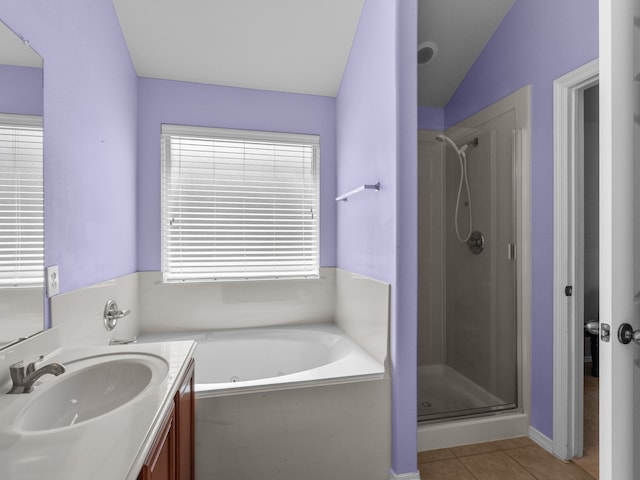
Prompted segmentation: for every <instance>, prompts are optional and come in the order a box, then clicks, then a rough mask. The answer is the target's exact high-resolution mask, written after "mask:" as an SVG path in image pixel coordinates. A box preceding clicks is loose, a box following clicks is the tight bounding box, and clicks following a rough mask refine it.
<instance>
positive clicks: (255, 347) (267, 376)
mask: <svg viewBox="0 0 640 480" xmlns="http://www.w3.org/2000/svg"><path fill="white" fill-rule="evenodd" d="M187 339H188V340H195V341H196V342H197V345H198V346H197V348H196V353H195V360H196V369H195V383H196V386H195V391H196V397H197V398H203V397H213V396H221V395H235V394H238V393H249V392H258V391H270V390H283V389H287V388H298V387H304V386H316V385H330V384H337V383H346V382H358V381H364V380H379V379H382V378H383V375H384V366H383V365H381V364H380V363H379V362H377V361H376V360H375V359H374V358H373V357H371V356H370V355H369V354H368V353H367V352H365V351H364V350H363V349H362V348H361V347H360V346H359V345H358V344H357V343H355V342H354V341H353V340H352V339H351V338H350V337H349V336H347V335H346V334H345V333H344V332H343V331H342V330H341V329H340V328H338V327H337V326H335V325H333V324H315V325H300V326H286V327H264V328H246V329H238V330H210V331H196V332H174V333H161V334H146V335H141V336H140V337H139V339H138V341H139V342H155V341H167V340H187Z"/></svg>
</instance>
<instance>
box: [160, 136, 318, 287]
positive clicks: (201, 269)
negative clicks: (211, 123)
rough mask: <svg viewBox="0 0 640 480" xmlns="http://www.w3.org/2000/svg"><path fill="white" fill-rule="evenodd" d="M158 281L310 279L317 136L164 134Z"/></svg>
mask: <svg viewBox="0 0 640 480" xmlns="http://www.w3.org/2000/svg"><path fill="white" fill-rule="evenodd" d="M161 142H162V148H161V150H162V152H161V155H162V264H163V277H164V281H166V282H172V281H203V280H239V279H273V278H291V277H317V276H318V271H319V260H318V258H319V255H318V250H319V232H318V229H319V216H318V214H319V212H318V196H319V165H318V163H319V137H318V136H315V135H295V134H278V133H271V132H251V131H239V130H224V129H211V128H195V127H182V126H176V125H163V126H162V137H161Z"/></svg>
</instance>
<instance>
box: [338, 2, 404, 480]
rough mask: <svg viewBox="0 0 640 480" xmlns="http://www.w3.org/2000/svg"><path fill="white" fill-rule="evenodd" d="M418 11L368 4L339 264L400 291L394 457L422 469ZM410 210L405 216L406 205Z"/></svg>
mask: <svg viewBox="0 0 640 480" xmlns="http://www.w3.org/2000/svg"><path fill="white" fill-rule="evenodd" d="M416 10H417V4H416V1H415V0H409V1H407V0H396V1H394V2H389V1H386V0H367V1H366V2H365V5H364V8H363V11H362V16H361V18H360V23H359V27H358V31H357V33H356V37H355V39H354V43H353V46H352V48H351V54H350V57H349V62H348V65H347V69H346V71H345V74H344V77H343V79H342V84H341V87H340V91H339V93H338V97H337V105H336V109H337V116H336V119H337V120H336V122H337V123H336V125H337V132H338V133H337V135H338V142H337V155H338V168H337V188H338V193H343V192H346V191H349V190H351V189H353V188H355V187H358V186H360V185H362V184H371V183H375V182H378V181H379V182H380V184H381V189H380V192H378V193H374V192H371V191H364V192H362V193H360V194H358V195H356V196H354V197H352V198H350V199H349V201H348V202H346V203H340V204H339V205H338V214H337V253H338V267H340V268H342V269H345V270H348V271H351V272H355V273H358V274H362V275H366V276H368V277H372V278H375V279H378V280H382V281H384V282H388V283H390V284H391V285H392V288H391V291H392V295H393V297H392V314H391V317H392V319H391V326H390V329H391V336H390V344H391V351H390V357H391V369H392V452H391V453H392V458H391V468H392V470H393V471H394V472H395V473H396V474H404V473H413V472H415V471H416V418H417V416H416V312H415V309H416V308H415V306H416V298H415V287H416V285H417V280H416V278H417V274H416V271H415V264H416V262H414V261H413V260H415V258H416V257H417V248H416V245H415V242H416V238H417V234H416V232H415V228H416V217H415V209H416V206H417V194H416V189H417V186H416V185H415V179H416V175H415V172H416V156H417V154H416V149H417V138H416V126H417V90H416V79H417V71H416V66H415V61H414V60H415V50H416V45H417V11H416ZM400 205H402V209H405V210H404V211H401V210H402V209H401V208H399V206H400Z"/></svg>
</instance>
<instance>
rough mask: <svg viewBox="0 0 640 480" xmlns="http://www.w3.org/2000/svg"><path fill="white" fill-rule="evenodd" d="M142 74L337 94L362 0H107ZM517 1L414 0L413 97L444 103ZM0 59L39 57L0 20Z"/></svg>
mask: <svg viewBox="0 0 640 480" xmlns="http://www.w3.org/2000/svg"><path fill="white" fill-rule="evenodd" d="M113 2H114V5H115V8H116V12H117V14H118V18H119V20H120V23H121V25H122V30H123V33H124V36H125V39H126V41H127V45H128V47H129V51H130V53H131V57H132V59H133V63H134V65H135V68H136V71H137V73H138V75H139V76H141V77H152V78H164V79H171V80H181V81H187V82H199V83H210V84H217V85H228V86H237V87H245V88H255V89H262V90H275V91H285V92H293V93H306V94H312V95H327V96H335V95H336V94H337V92H338V89H339V87H340V82H341V80H342V75H343V73H344V69H345V66H346V63H347V60H348V56H349V51H350V49H351V44H352V43H353V37H354V35H355V32H356V29H357V26H358V21H359V17H360V13H361V10H362V6H363V4H364V0H321V1H318V0H269V1H265V0H180V1H177V0H136V1H131V0H113ZM513 2H514V0H419V11H418V15H419V33H418V43H421V42H424V41H432V42H435V43H436V44H437V45H438V54H437V56H436V57H435V59H434V60H433V61H432V62H431V63H429V64H428V65H426V66H424V67H419V68H418V104H419V105H423V106H432V107H444V106H445V105H446V104H447V102H448V101H449V99H450V98H451V95H452V94H453V93H454V92H455V90H456V88H457V87H458V85H459V84H460V82H461V81H462V79H463V78H464V76H465V74H466V73H467V71H468V69H469V68H470V67H471V65H472V64H473V62H474V61H475V60H476V58H477V56H478V54H479V53H480V52H481V51H482V49H483V48H484V46H485V45H486V43H487V41H488V40H489V39H490V38H491V36H492V35H493V33H494V31H495V29H496V28H497V27H498V25H499V24H500V22H501V21H502V19H503V18H504V16H505V15H506V13H507V12H508V10H509V8H511V6H512V4H513ZM0 63H6V64H11V65H24V66H38V65H40V64H41V59H40V57H38V55H36V54H35V52H33V50H31V49H30V48H28V47H26V46H25V45H24V43H23V42H22V41H21V40H20V39H19V38H18V37H17V36H16V35H15V34H13V32H11V31H10V30H9V29H8V28H6V27H5V26H4V25H3V24H1V23H0Z"/></svg>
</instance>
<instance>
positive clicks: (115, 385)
mask: <svg viewBox="0 0 640 480" xmlns="http://www.w3.org/2000/svg"><path fill="white" fill-rule="evenodd" d="M63 363H64V365H65V367H66V369H67V371H66V372H65V373H63V374H61V375H60V376H58V377H49V376H46V377H43V380H46V383H44V382H43V384H42V385H39V386H36V387H35V389H34V391H33V392H32V393H30V394H28V395H30V396H33V399H32V400H30V402H29V403H28V405H27V406H26V407H24V408H23V409H22V411H21V412H20V413H19V414H18V416H17V417H16V419H15V421H14V427H15V428H16V429H17V430H21V431H25V432H38V431H46V430H52V429H59V428H65V427H66V428H68V427H71V426H73V425H78V424H79V423H82V422H85V421H87V420H91V419H93V418H96V417H99V416H102V415H104V414H107V413H109V412H112V411H113V410H115V409H117V408H119V407H121V406H123V405H125V404H126V403H128V402H129V401H131V400H133V399H134V398H136V397H137V396H138V395H140V394H141V393H142V392H144V391H145V390H146V389H147V387H149V385H151V384H158V383H160V382H161V381H162V380H164V378H165V377H166V376H167V373H168V371H169V366H168V364H167V362H166V361H165V360H164V359H162V358H160V357H156V356H155V355H146V354H116V355H102V356H98V357H89V358H86V359H81V360H75V361H71V362H63ZM47 377H49V378H47Z"/></svg>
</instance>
